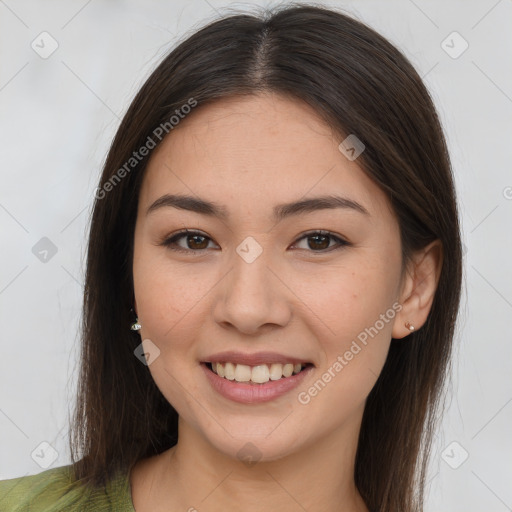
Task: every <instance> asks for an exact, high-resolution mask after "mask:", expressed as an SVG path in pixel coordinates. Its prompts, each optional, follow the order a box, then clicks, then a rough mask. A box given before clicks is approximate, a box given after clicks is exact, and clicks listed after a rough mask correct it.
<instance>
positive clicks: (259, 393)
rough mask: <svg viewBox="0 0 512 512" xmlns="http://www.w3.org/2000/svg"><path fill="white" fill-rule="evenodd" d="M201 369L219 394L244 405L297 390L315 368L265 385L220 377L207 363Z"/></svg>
mask: <svg viewBox="0 0 512 512" xmlns="http://www.w3.org/2000/svg"><path fill="white" fill-rule="evenodd" d="M201 367H202V368H203V370H204V372H205V373H206V377H207V379H208V380H209V382H210V384H211V385H212V387H213V388H214V389H215V390H216V391H217V392H218V393H220V394H221V395H222V396H224V397H225V398H229V399H230V400H233V401H234V402H240V403H243V404H253V403H261V402H269V401H270V400H274V399H275V398H278V397H280V396H282V395H284V394H286V393H288V391H291V390H292V389H294V388H296V387H297V386H298V385H299V384H300V383H301V382H302V381H303V380H304V379H305V377H306V376H307V375H308V374H309V372H310V371H311V370H313V366H307V367H306V368H304V370H302V371H301V372H299V373H297V374H295V375H292V376H290V377H285V378H283V377H282V378H281V379H279V380H269V381H268V382H265V384H247V383H245V382H237V381H235V380H228V379H225V378H224V377H219V376H218V375H217V374H216V373H214V372H213V371H212V370H210V369H209V368H208V366H206V363H201Z"/></svg>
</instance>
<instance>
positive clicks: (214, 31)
mask: <svg viewBox="0 0 512 512" xmlns="http://www.w3.org/2000/svg"><path fill="white" fill-rule="evenodd" d="M261 91H272V92H277V93H281V94H284V95H286V96H287V97H292V98H295V99H296V100H297V101H304V102H306V103H307V104H309V105H311V106H312V107H313V108H314V109H315V111H316V112H318V114H319V115H320V116H322V118H323V119H324V120H325V122H326V123H327V124H328V125H329V126H331V127H332V128H333V130H334V131H335V132H336V133H339V134H340V141H341V140H343V138H344V137H345V136H347V135H348V134H352V133H354V134H357V137H358V138H360V139H361V140H362V141H363V142H364V144H365V146H366V148H365V151H364V153H362V155H361V156H360V157H359V159H358V163H359V165H360V166H362V168H363V170H364V171H365V172H366V173H367V174H368V176H370V177H371V178H372V179H373V180H374V181H375V182H376V183H377V184H378V185H379V186H380V187H381V188H382V190H383V191H384V192H385V193H386V194H387V196H388V198H389V201H390V203H391V205H392V207H393V209H394V212H395V213H396V216H397V218H398V222H399V225H400V232H401V243H402V253H403V265H404V267H405V265H406V263H407V262H409V261H410V257H411V255H412V254H413V252H414V251H415V250H417V249H420V248H423V247H425V246H426V245H427V244H428V243H430V242H431V241H433V240H436V239H439V240H440V241H441V243H442V246H443V265H442V271H441V275H440V280H439V284H438V288H437V291H436V294H435V298H434V302H433V305H432V309H431V311H430V314H429V316H428V318H427V321H426V323H425V324H424V325H423V327H422V328H421V329H419V330H418V331H416V332H414V333H412V334H411V335H409V336H408V337H407V338H406V339H405V340H392V342H391V347H390V350H389V354H388V357H387V361H386V363H385V366H384V368H383V370H382V373H381V375H380V376H379V378H378V380H377V383H376V384H375V386H374V388H373V389H372V391H371V393H370V395H369V396H368V398H367V402H366V408H365V412H364V416H363V421H362V426H361V432H360V438H359V444H358V450H357V456H356V465H355V475H354V476H355V482H356V485H357V487H358V489H359V491H360V493H361V495H362V497H363V498H364V500H365V502H366V504H367V506H368V507H369V508H370V510H379V511H382V512H397V511H406V512H410V511H418V510H421V509H422V506H423V492H424V487H425V476H426V467H427V461H428V454H429V449H430V446H431V440H432V437H433V434H434V429H435V428H436V419H438V416H439V411H440V407H439V403H440V398H442V396H443V393H442V392H443V389H444V383H445V378H446V375H447V373H448V368H449V363H450V355H451V350H452V341H453V337H454V328H455V322H456V317H457V312H458V307H459V299H460V290H461V280H462V251H461V241H460V232H459V220H458V212H457V204H456V196H455V189H454V183H453V177H452V171H451V165H450V160H449V156H448V152H447V147H446V143H445V139H444V136H443V132H442V128H441V125H440V122H439V119H438V117H437V114H436V110H435V107H434V105H433V101H432V99H431V97H430V95H429V93H428V91H427V90H426V88H425V86H424V84H423V83H422V80H421V79H420V77H419V76H418V74H417V72H416V71H415V70H414V68H413V66H412V65H411V64H410V63H409V61H408V60H407V59H406V58H405V57H404V55H403V54H402V53H401V52H400V51H399V50H397V49H396V48H395V47H394V46H393V45H392V44H390V43H389V42H388V41H387V40H386V39H384V38H383V37H382V36H380V35H379V34H378V33H376V32H375V31H374V30H372V29H370V28H369V27H367V26H365V25H364V24H363V23H361V22H359V21H356V20H354V19H352V18H351V17H349V16H347V15H345V14H343V13H341V12H338V11H337V10H333V9H327V8H323V7H317V6H306V5H293V4H292V5H287V6H284V7H283V6H281V7H278V8H276V9H274V10H271V11H263V12H262V13H261V15H260V16H256V15H254V14H252V13H251V14H250V15H248V14H234V15H231V16H227V17H223V18H221V19H219V20H216V21H213V22H209V23H208V24H207V25H206V26H205V27H204V28H202V29H200V30H198V31H196V32H195V33H194V34H193V35H191V36H190V37H188V38H187V39H186V40H184V41H183V42H181V43H180V44H179V45H178V46H177V47H176V48H175V49H174V50H173V51H171V52H170V53H169V54H168V55H167V56H166V58H165V59H164V60H163V61H162V62H161V63H160V64H159V66H158V67H157V68H156V70H155V71H154V72H153V73H152V74H151V76H150V77H149V78H148V80H147V81H146V82H145V84H144V85H143V87H142V88H141V90H140V91H139V92H138V94H137V95H136V97H135V99H134V100H133V102H132V103H131V105H130V107H129V109H128V111H127V113H126V115H125V116H124V118H123V120H122V122H121V125H120V127H119V129H118V131H117V134H116V136H115V138H114V140H113V143H112V146H111V148H110V151H109V153H108V157H107V160H106V163H105V166H104V170H103V174H102V176H101V181H100V184H99V188H98V189H97V193H96V201H95V205H94V210H93V214H92V220H91V228H90V239H89V246H88V255H87V271H86V280H85V292H84V306H83V326H82V329H83V335H82V353H81V367H80V375H79V380H78V396H77V403H76V408H75V411H74V416H73V419H72V426H71V431H70V432H71V433H70V446H71V456H72V460H73V471H74V475H75V477H76V478H77V479H81V480H82V481H83V482H84V484H87V485H103V484H104V483H105V481H106V480H108V479H110V478H112V476H113V475H114V473H115V472H116V471H117V470H119V469H124V470H126V469H127V468H131V467H132V466H133V465H134V464H135V462H137V461H138V460H139V459H142V458H146V457H149V456H152V455H155V454H158V453H161V452H162V451H164V450H166V449H168V448H170V447H172V446H173V445H175V444H176V442H177V437H178V431H177V418H178V415H177V412H176V411H175V410H174V408H173V407H172V406H171V405H170V404H169V403H168V402H167V400H166V399H165V398H164V396H163V395H162V393H161V392H160V391H159V389H158V388H157V386H156V385H155V383H154V381H153V379H152V377H151V374H150V372H149V369H148V367H147V366H145V365H143V364H141V362H140V361H139V360H138V359H137V358H136V357H135V356H134V353H133V352H134V349H135V348H136V347H137V346H138V345H139V344H140V337H139V335H138V334H137V333H134V332H131V331H130V329H129V326H130V324H131V322H133V320H134V317H133V312H132V311H131V308H132V307H133V299H134V295H133V280H132V254H133V252H132V251H133V235H134V226H135V220H136V213H137V201H138V196H139V190H140V186H141V181H142V178H143V175H144V171H145V168H146V166H147V163H148V160H149V158H150V156H151V155H150V152H149V154H147V155H146V156H144V157H140V159H139V158H138V159H137V161H136V162H135V161H134V160H133V152H134V151H137V150H138V149H139V148H141V147H143V146H147V145H148V141H149V139H150V138H151V140H152V141H153V143H158V142H159V141H160V139H159V138H158V137H157V136H156V135H155V134H156V133H160V134H161V132H162V128H160V132H158V131H156V130H157V128H158V127H165V133H167V132H169V133H171V132H172V126H171V125H172V123H170V121H169V120H170V119H171V117H172V116H173V115H175V112H176V110H179V111H180V112H182V110H180V109H181V108H182V107H183V105H185V104H191V101H195V102H197V106H196V107H194V108H196V109H198V108H200V107H201V105H204V104H207V103H211V102H213V101H215V100H217V99H219V98H225V97H229V96H234V95H246V94H257V93H258V92H261ZM189 110H190V109H189ZM191 115H193V112H192V113H191ZM162 133H164V132H162ZM165 133H164V134H165ZM162 138H163V137H162ZM130 159H132V160H130ZM127 162H130V164H129V166H127ZM121 169H124V172H122V171H120V170H121Z"/></svg>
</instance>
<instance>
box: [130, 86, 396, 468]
mask: <svg viewBox="0 0 512 512" xmlns="http://www.w3.org/2000/svg"><path fill="white" fill-rule="evenodd" d="M340 142H341V139H340V138H339V137H337V136H335V135H333V133H332V131H331V130H330V129H329V128H328V127H327V126H326V125H325V124H324V123H323V122H322V121H321V120H320V119H319V118H317V116H316V114H315V112H314V111H313V110H312V109H311V108H310V107H309V106H307V105H304V104H302V103H300V102H298V101H296V100H292V99H287V98H284V97H282V96H279V95H274V94H265V95H257V96H251V97H244V98H240V97H237V98H230V99H227V100H221V101H219V102H216V103H214V104H211V105H208V106H203V107H200V106H199V107H197V109H196V110H195V111H193V112H192V113H191V114H189V116H188V117H187V118H185V119H184V120H183V121H181V123H180V124H179V125H178V126H177V127H176V128H175V129H174V130H173V131H172V132H171V133H170V135H169V136H168V137H167V138H166V139H165V140H164V141H163V143H162V144H161V145H160V146H159V147H158V148H157V149H156V150H155V151H154V153H153V155H152V157H151V160H150V162H149V165H148V168H147V171H146V175H145V177H144V181H143V184H142V188H141V192H140V200H139V207H138V216H137V222H136V228H135V241H134V260H133V276H134V287H135V299H136V303H135V308H136V312H137V314H138V318H139V321H140V323H141V325H142V329H141V331H139V332H140V333H141V338H142V340H144V348H145V349H146V351H147V352H149V354H151V355H150V364H149V370H150V372H151V375H152V377H153V378H154V380H155V382H156V384H157V386H158V387H159V389H160V390H161V392H162V393H163V395H164V396H165V397H166V399H167V400H168V401H169V403H170V404H172V406H173V407H174V408H175V409H176V410H177V411H178V413H179V415H180V419H181V422H182V424H184V425H186V426H187V427H190V428H194V429H195V430H196V431H197V432H199V433H200V434H201V435H202V436H204V438H205V439H206V440H207V441H208V442H209V443H210V444H211V446H213V447H215V448H217V449H218V450H219V451H220V452H223V453H224V454H226V455H228V456H232V457H237V453H238V452H239V450H240V448H241V446H243V445H244V444H245V443H246V442H248V441H250V442H252V443H253V444H254V445H255V446H257V449H258V450H259V454H260V455H259V456H260V457H261V458H262V460H274V459H277V458H280V457H283V456H285V455H287V454H290V453H292V452H295V451H299V450H302V449H303V448H305V447H307V446H308V445H312V444H314V443H315V442H317V441H318V440H320V439H322V438H325V437H326V436H329V435H331V434H333V433H335V432H337V431H340V429H343V428H344V426H346V425H349V424H350V423H351V422H357V421H359V420H360V418H361V415H362V411H363V409H364V403H365V399H366V397H367V395H368V393H369V392H370V390H371V389H372V387H373V385H374V383H375V381H376V380H377V377H378V375H379V373H380V371H381V369H382V366H383V365H384V362H385V359H386V355H387V352H388V349H389V345H390V340H391V337H392V330H393V325H394V323H395V321H396V312H397V311H398V310H399V309H400V305H399V303H398V299H399V294H400V286H401V272H400V271H401V246H400V233H399V226H398V223H397V220H396V218H395V216H394V214H393V212H392V211H391V209H390V206H389V203H388V201H387V199H386V197H385V195H384V193H383V192H382V191H381V190H380V189H379V188H378V186H377V185H376V184H375V183H374V182H373V181H371V180H370V179H369V178H368V177H367V176H366V174H365V173H364V172H363V171H362V170H361V168H360V167H359V166H358V162H357V159H356V160H354V161H350V160H349V159H347V158H346V157H345V155H344V154H342V153H341V152H340V150H339V149H338V145H339V144H340ZM171 195H172V196H191V197H192V198H194V199H195V200H197V201H199V200H201V201H207V202H209V203H213V205H214V206H215V207H217V208H218V210H219V211H215V212H214V210H213V208H207V207H206V206H203V208H202V209H198V208H194V205H193V203H192V202H185V201H182V202H181V203H180V204H177V203H176V202H172V201H171V200H170V198H169V196H171ZM164 196H165V197H164ZM324 196H329V197H334V196H338V197H340V198H343V199H344V201H339V202H338V203H337V205H335V206H336V207H332V208H326V207H325V204H326V203H323V204H322V203H315V202H314V201H313V202H309V203H308V204H309V207H305V206H304V205H303V207H302V208H280V209H278V206H280V205H284V204H289V203H296V202H302V201H307V200H312V199H315V198H319V197H324ZM162 198H163V199H162ZM197 204H198V203H197V202H196V205H195V206H196V207H197ZM210 206H211V205H210ZM322 206H324V207H322ZM148 210H149V211H148ZM219 212H222V213H223V215H221V214H220V213H219ZM276 212H278V213H280V215H278V216H275V215H274V214H275V213H276ZM184 229H187V230H188V231H189V233H185V234H183V233H181V234H179V233H180V232H182V231H183V230H184ZM177 234H179V235H177ZM148 340H150V341H148ZM227 351H229V352H232V354H230V355H228V356H226V355H222V354H221V353H223V352H227ZM261 353H265V354H261ZM219 354H220V355H219ZM216 355H219V356H218V357H219V360H220V361H221V362H224V363H233V362H237V361H239V362H240V363H249V364H243V365H242V364H240V367H239V368H237V365H234V366H233V367H232V366H230V365H229V364H226V365H222V368H221V369H219V370H218V372H219V373H220V374H222V373H223V371H222V369H224V373H225V374H228V375H225V376H224V377H221V376H219V375H218V374H214V373H213V372H212V370H210V369H209V367H208V365H207V364H205V363H208V362H211V361H212V359H216ZM258 355H260V356H261V357H260V358H259V359H258V358H253V359H250V357H251V356H258ZM244 356H246V357H249V359H244V358H243V357H244ZM151 361H152V362H151ZM297 361H298V362H302V363H304V364H306V363H307V365H306V366H305V368H304V370H302V371H301V372H299V373H298V374H296V376H295V375H292V376H289V377H286V376H281V373H280V370H281V369H282V368H283V369H284V371H285V375H286V367H285V366H283V367H282V368H281V367H280V366H279V363H281V364H283V363H284V364H285V365H286V364H288V362H295V363H296V362H297ZM296 364H297V363H296ZM215 366H217V365H215ZM262 366H266V367H267V368H268V372H267V371H266V370H265V369H263V368H262ZM247 367H248V368H247ZM253 367H259V368H256V369H255V368H253ZM287 368H288V369H289V368H290V367H289V366H288V367H287ZM231 370H234V371H235V380H230V379H228V378H226V377H227V376H229V377H230V378H232V377H233V375H232V374H231V373H230V372H231ZM247 372H249V373H247ZM269 374H271V376H270V380H269V381H268V382H267V383H266V384H262V383H252V381H251V382H242V383H238V380H243V379H247V378H248V376H249V377H251V379H254V380H258V378H259V377H261V380H266V379H269ZM272 376H273V377H274V378H275V380H273V378H272ZM256 388H257V389H256Z"/></svg>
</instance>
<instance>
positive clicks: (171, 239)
mask: <svg viewBox="0 0 512 512" xmlns="http://www.w3.org/2000/svg"><path fill="white" fill-rule="evenodd" d="M187 234H188V235H199V236H201V237H203V238H206V239H208V240H210V241H212V242H213V239H212V238H211V237H209V236H208V235H207V234H206V233H203V232H202V231H199V230H196V229H188V228H186V229H183V230H181V231H178V232H176V233H173V234H172V235H170V236H167V237H165V238H164V239H163V240H162V242H160V243H159V244H158V245H163V246H166V247H167V248H169V249H170V250H172V251H176V252H182V253H187V254H190V253H196V254H198V255H200V254H203V252H204V251H206V250H208V249H197V250H193V249H184V248H183V247H179V246H174V247H173V246H172V245H173V244H174V243H175V242H176V241H177V240H179V239H180V238H182V237H183V236H185V235H187ZM313 235H323V236H328V237H329V238H331V239H333V240H335V241H336V242H337V244H338V245H337V246H333V247H329V248H327V249H323V250H319V251H313V250H308V249H299V250H303V251H306V252H309V253H312V254H318V255H321V254H327V253H330V252H331V251H334V250H337V249H342V248H343V247H349V246H351V245H352V244H351V243H350V242H349V241H347V240H346V239H345V238H343V237H341V236H340V235H337V234H335V233H333V232H332V231H327V230H324V229H312V230H309V231H306V232H304V233H301V234H300V235H299V236H298V237H297V239H296V240H295V242H293V245H296V244H297V243H298V242H300V241H301V240H303V239H304V238H307V237H309V236H313ZM214 243H215V242H214ZM293 245H292V247H293Z"/></svg>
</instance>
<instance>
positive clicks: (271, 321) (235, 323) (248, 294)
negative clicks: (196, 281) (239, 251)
mask: <svg viewBox="0 0 512 512" xmlns="http://www.w3.org/2000/svg"><path fill="white" fill-rule="evenodd" d="M272 267H273V265H272V264H271V263H270V262H269V261H268V260H267V258H265V257H264V256H263V255H261V256H260V257H258V258H257V259H256V260H254V261H252V262H251V263H248V262H246V261H244V259H242V258H241V257H239V256H238V255H235V257H234V258H233V261H232V267H231V270H230V271H229V272H228V274H227V275H226V276H225V278H224V279H223V280H222V282H221V283H220V286H219V287H217V296H216V300H215V305H214V309H213V315H214V320H215V321H216V322H217V323H218V324H219V325H222V326H224V327H232V328H235V329H236V330H238V331H240V332H242V333H244V334H248V335H251V334H256V333H258V332H261V331H262V329H264V328H265V329H266V328H269V326H271V325H272V326H274V327H275V326H280V327H283V326H285V325H286V324H287V323H288V322H289V321H290V318H291V301H290V295H292V294H291V292H290V290H289V288H288V287H287V286H286V285H285V284H283V282H282V278H281V279H280V276H279V272H278V270H277V269H276V268H272Z"/></svg>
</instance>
